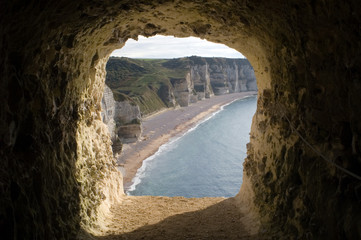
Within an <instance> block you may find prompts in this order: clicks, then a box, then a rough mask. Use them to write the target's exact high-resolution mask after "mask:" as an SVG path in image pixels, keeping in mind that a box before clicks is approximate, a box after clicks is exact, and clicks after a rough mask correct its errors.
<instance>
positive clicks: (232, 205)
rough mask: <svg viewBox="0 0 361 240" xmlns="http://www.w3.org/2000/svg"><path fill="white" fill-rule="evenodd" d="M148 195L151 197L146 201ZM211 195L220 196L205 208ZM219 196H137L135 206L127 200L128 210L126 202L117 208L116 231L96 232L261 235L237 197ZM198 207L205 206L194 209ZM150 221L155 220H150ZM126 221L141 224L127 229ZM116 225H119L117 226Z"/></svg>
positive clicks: (130, 236) (145, 236)
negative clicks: (257, 232) (257, 233)
mask: <svg viewBox="0 0 361 240" xmlns="http://www.w3.org/2000/svg"><path fill="white" fill-rule="evenodd" d="M145 199H146V200H147V201H144V200H145ZM210 199H218V200H217V203H216V204H213V205H210V206H206V207H205V208H204V205H207V204H208V205H209V202H207V201H209V200H210ZM219 199H220V198H198V199H197V198H193V199H187V198H165V197H149V196H147V197H133V200H134V201H133V203H132V204H131V206H134V208H133V209H130V208H129V207H131V206H130V205H127V204H125V206H124V207H125V208H128V210H129V211H128V212H127V211H126V209H121V208H122V206H119V207H120V209H116V210H115V212H116V213H115V216H114V218H113V219H116V220H113V221H119V222H113V223H112V224H111V228H112V229H113V233H110V234H108V235H106V236H97V237H95V236H94V239H99V240H110V239H112V240H116V239H259V237H258V236H255V235H252V234H250V232H255V231H252V229H250V228H252V227H253V228H256V225H255V224H253V223H252V221H251V220H250V218H247V217H246V216H245V214H244V213H242V212H241V211H240V208H239V207H238V206H237V205H236V199H234V198H227V199H225V200H222V199H221V200H219ZM203 202H206V203H205V204H204V203H203ZM122 205H123V204H122ZM142 205H143V206H142ZM202 207H203V209H202ZM194 208H198V209H199V208H201V209H200V210H195V211H192V210H193V209H194ZM187 211H188V212H187ZM179 212H182V213H179ZM113 213H114V212H113ZM117 214H118V216H116V215H117ZM126 218H130V219H126ZM139 219H140V220H139ZM136 221H143V223H139V222H138V223H137V222H136ZM149 221H150V222H151V221H153V222H155V223H152V224H148V223H149ZM124 222H126V224H133V225H136V224H139V225H138V226H139V227H137V228H136V229H133V230H130V231H127V230H126V228H127V227H126V226H125V224H124ZM122 226H123V227H122ZM246 226H247V227H246ZM116 227H118V229H115V228H116ZM253 230H254V229H253ZM117 231H118V232H117ZM122 231H123V232H122Z"/></svg>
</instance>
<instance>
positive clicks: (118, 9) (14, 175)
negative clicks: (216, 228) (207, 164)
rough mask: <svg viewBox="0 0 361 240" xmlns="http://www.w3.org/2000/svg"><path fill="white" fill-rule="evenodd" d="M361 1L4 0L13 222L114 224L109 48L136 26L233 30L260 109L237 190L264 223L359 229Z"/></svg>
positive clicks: (335, 235) (28, 233)
mask: <svg viewBox="0 0 361 240" xmlns="http://www.w3.org/2000/svg"><path fill="white" fill-rule="evenodd" d="M360 8H361V5H360V4H359V1H357V0H344V1H338V0H329V1H313V0H302V1H301V0H292V1H269V0H258V1H243V0H240V1H228V0H227V1H221V0H210V1H188V0H184V1H182V0H181V1H170V0H162V1H157V0H154V1H127V0H122V1H115V0H109V1H102V2H99V1H84V0H79V1H70V0H58V1H46V2H44V1H27V2H26V3H24V1H20V0H13V1H3V2H2V3H1V8H0V25H1V29H0V53H1V58H0V76H1V81H0V100H1V105H0V113H1V114H0V159H1V161H0V171H1V175H0V181H1V184H0V196H2V197H1V200H0V201H1V202H0V218H1V220H0V225H1V233H2V235H4V236H5V238H10V239H74V238H75V236H76V234H77V232H78V231H79V229H80V226H81V227H82V228H83V229H86V230H87V231H90V232H95V231H97V229H99V228H106V225H105V224H104V222H103V221H102V219H104V217H105V216H106V215H107V214H109V209H110V206H111V205H113V204H114V203H115V202H117V201H119V200H120V199H122V176H121V174H120V173H119V172H117V170H116V168H115V166H114V161H113V156H112V151H111V147H110V137H109V134H108V133H107V129H106V126H105V125H104V123H103V122H102V121H101V116H100V111H101V98H102V94H103V87H104V79H105V62H106V61H107V58H108V56H109V54H110V53H111V51H112V50H114V49H116V48H119V47H121V46H123V44H124V42H125V41H126V40H127V39H129V38H137V36H139V35H144V36H152V35H155V34H164V35H174V36H179V37H186V36H197V37H201V38H206V39H207V40H210V41H214V42H221V43H224V44H227V45H228V46H230V47H232V48H235V49H236V50H239V51H240V52H242V53H243V54H244V55H245V56H246V57H247V58H248V59H249V60H250V62H251V64H252V66H253V67H254V69H255V75H256V78H257V85H258V89H259V90H258V91H259V101H258V109H257V112H256V114H255V116H254V119H253V125H252V131H251V140H250V144H249V145H248V157H247V160H246V162H245V164H244V175H243V184H242V189H241V191H240V193H239V194H238V196H237V199H238V200H239V204H242V205H243V206H247V207H248V208H249V209H250V211H253V212H254V213H257V214H258V217H259V218H260V220H261V221H262V225H261V226H262V229H261V232H263V233H264V234H266V235H267V236H268V237H270V238H271V237H272V236H273V237H274V238H275V239H281V238H286V239H289V238H299V239H360V238H361V232H360V227H359V226H360V225H361V209H360V208H361V204H360V201H361V197H360V196H361V182H360V180H358V179H357V178H356V177H352V176H350V175H349V174H347V173H345V171H344V170H340V167H342V168H344V169H346V170H349V171H352V172H354V173H355V174H356V175H358V176H360V175H361V158H360V155H361V108H360V107H359V103H360V102H361V95H360V92H361V84H360V76H361V68H360V66H361V47H360V24H361V19H360V16H361V9H360ZM324 159H329V160H330V162H327V161H325V160H324ZM335 164H337V166H339V167H335ZM245 193H247V194H245ZM210 217H211V216H210ZM280 227H282V229H280Z"/></svg>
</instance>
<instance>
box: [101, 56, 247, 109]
mask: <svg viewBox="0 0 361 240" xmlns="http://www.w3.org/2000/svg"><path fill="white" fill-rule="evenodd" d="M233 61H234V59H226V58H203V57H197V56H192V57H185V58H175V59H132V58H125V57H111V58H110V59H109V61H108V63H107V66H106V70H107V75H106V84H107V85H108V86H109V87H110V88H111V89H112V91H113V93H114V95H115V98H116V99H119V100H122V99H126V97H128V98H130V99H132V100H133V101H134V103H136V104H138V105H139V107H140V109H141V112H142V114H145V115H147V114H150V113H152V112H154V111H157V110H160V109H161V108H164V107H169V106H168V104H169V103H168V102H165V101H163V100H162V99H161V98H160V96H159V89H162V90H164V89H167V88H166V87H169V88H171V85H172V84H171V79H184V78H185V77H186V74H187V73H188V72H189V67H190V66H193V65H204V64H206V63H208V64H220V65H224V64H233ZM238 61H241V62H243V61H245V62H248V61H247V60H246V59H238Z"/></svg>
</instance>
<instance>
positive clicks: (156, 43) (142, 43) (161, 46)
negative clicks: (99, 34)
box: [111, 35, 245, 58]
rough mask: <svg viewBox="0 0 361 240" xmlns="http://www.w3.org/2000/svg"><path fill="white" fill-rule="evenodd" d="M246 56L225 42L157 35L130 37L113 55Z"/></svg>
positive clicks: (132, 56)
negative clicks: (136, 38)
mask: <svg viewBox="0 0 361 240" xmlns="http://www.w3.org/2000/svg"><path fill="white" fill-rule="evenodd" d="M193 55H196V56H201V57H226V58H245V57H244V56H243V55H242V54H241V53H239V52H237V51H236V50H234V49H233V48H229V47H227V46H226V45H224V44H219V43H213V42H209V41H207V40H202V39H200V38H196V37H187V38H175V37H173V36H162V35H156V36H154V37H150V38H146V37H143V36H139V38H138V41H135V40H133V39H129V40H128V41H127V42H126V43H125V46H124V47H123V48H122V49H117V50H115V51H113V53H112V54H111V56H115V57H129V58H179V57H187V56H193Z"/></svg>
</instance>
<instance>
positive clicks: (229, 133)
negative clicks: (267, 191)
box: [126, 96, 257, 198]
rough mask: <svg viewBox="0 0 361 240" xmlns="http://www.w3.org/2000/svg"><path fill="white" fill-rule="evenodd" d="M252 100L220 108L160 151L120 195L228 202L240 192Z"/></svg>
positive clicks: (249, 98) (144, 165)
mask: <svg viewBox="0 0 361 240" xmlns="http://www.w3.org/2000/svg"><path fill="white" fill-rule="evenodd" d="M256 105H257V98H256V97H255V96H252V97H247V98H244V99H240V100H236V101H234V102H232V103H230V104H228V105H225V106H223V107H222V108H221V109H220V110H219V111H217V112H215V113H213V114H212V115H211V116H209V117H208V118H206V119H205V120H203V121H201V122H199V123H198V124H197V125H196V126H195V127H193V128H192V129H190V130H188V131H187V132H186V133H184V134H182V135H180V136H176V137H174V138H173V139H171V140H170V141H169V142H168V143H166V144H164V145H162V146H161V147H160V148H159V150H158V152H156V153H155V154H154V155H152V156H150V157H149V158H147V159H146V160H144V161H143V165H142V167H141V168H139V169H138V172H137V174H136V176H135V178H134V179H133V181H132V182H133V183H132V185H131V186H130V187H129V189H128V190H127V191H126V193H127V194H128V195H133V196H144V195H152V196H169V197H173V196H183V197H189V198H190V197H197V198H198V197H233V196H235V195H236V194H237V193H238V192H239V190H240V187H241V184H242V176H243V162H244V159H245V158H246V156H247V153H246V151H247V150H246V144H247V143H248V142H249V139H250V138H249V137H250V136H249V132H250V129H251V123H252V117H253V115H254V113H255V111H256Z"/></svg>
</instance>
